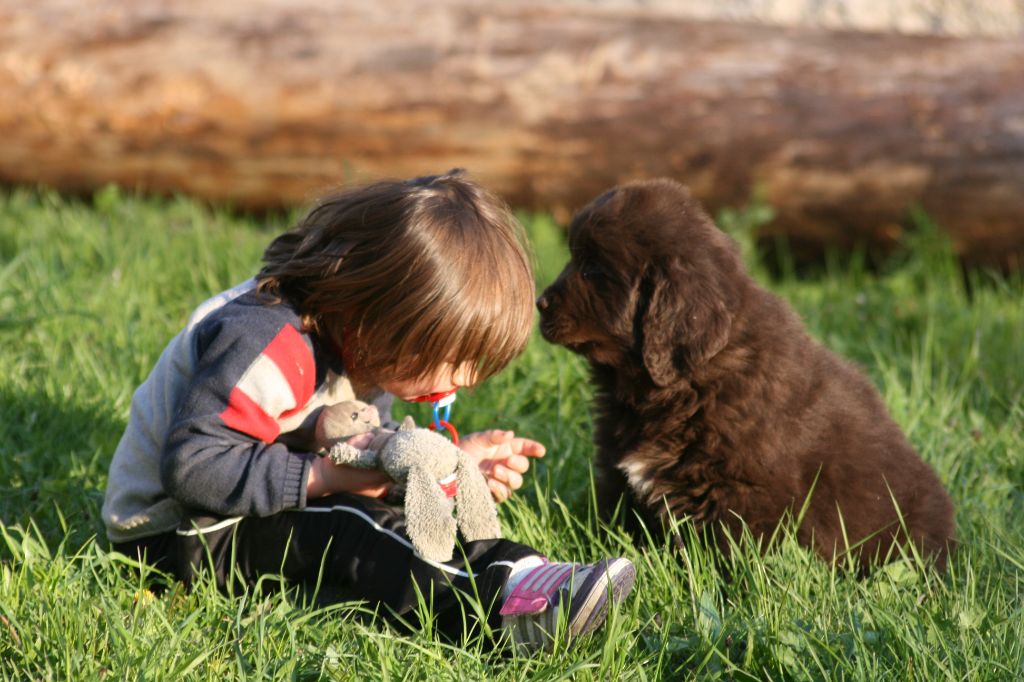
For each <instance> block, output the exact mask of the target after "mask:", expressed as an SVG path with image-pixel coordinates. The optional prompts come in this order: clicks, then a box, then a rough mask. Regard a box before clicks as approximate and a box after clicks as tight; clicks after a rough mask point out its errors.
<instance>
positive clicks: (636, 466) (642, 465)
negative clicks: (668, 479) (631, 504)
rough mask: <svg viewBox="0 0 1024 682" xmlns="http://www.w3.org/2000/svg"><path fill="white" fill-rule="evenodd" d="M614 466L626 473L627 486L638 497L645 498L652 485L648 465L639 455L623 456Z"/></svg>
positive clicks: (652, 478)
mask: <svg viewBox="0 0 1024 682" xmlns="http://www.w3.org/2000/svg"><path fill="white" fill-rule="evenodd" d="M615 468H616V469H618V470H619V471H621V472H622V473H623V474H625V475H626V480H627V481H628V482H629V487H630V488H632V489H633V492H634V493H635V494H636V496H637V497H638V498H641V499H643V498H646V497H647V496H648V495H650V493H651V489H652V488H653V487H654V483H653V480H654V477H653V476H652V475H651V474H652V472H651V467H650V465H649V464H648V463H647V462H645V461H643V459H641V458H639V457H632V458H631V457H624V458H623V459H622V460H620V461H619V463H618V464H616V465H615Z"/></svg>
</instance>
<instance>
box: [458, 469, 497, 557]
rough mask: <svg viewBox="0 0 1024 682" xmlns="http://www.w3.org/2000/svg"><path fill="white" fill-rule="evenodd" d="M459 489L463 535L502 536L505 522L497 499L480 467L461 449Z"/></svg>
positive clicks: (460, 519) (470, 537) (471, 537)
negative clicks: (496, 503) (502, 521)
mask: <svg viewBox="0 0 1024 682" xmlns="http://www.w3.org/2000/svg"><path fill="white" fill-rule="evenodd" d="M455 477H456V481H457V485H458V488H457V490H456V493H455V511H456V513H457V515H458V519H459V530H460V531H462V536H463V537H464V538H466V540H469V541H470V542H472V541H473V540H488V539H490V538H500V537H501V523H500V522H499V521H498V512H497V510H496V509H495V508H494V498H493V497H491V490H490V488H488V487H487V479H486V478H484V475H483V474H482V473H480V467H479V466H478V465H477V464H476V462H474V461H473V460H472V459H471V458H470V457H469V456H468V455H467V454H466V453H465V452H463V451H462V450H461V449H460V450H459V463H458V465H457V466H456V468H455Z"/></svg>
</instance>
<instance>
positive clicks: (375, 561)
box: [177, 495, 539, 638]
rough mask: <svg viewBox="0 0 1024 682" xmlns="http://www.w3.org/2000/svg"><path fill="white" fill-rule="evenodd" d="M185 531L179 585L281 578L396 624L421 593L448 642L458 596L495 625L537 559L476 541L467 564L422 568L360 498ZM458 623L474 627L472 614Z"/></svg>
mask: <svg viewBox="0 0 1024 682" xmlns="http://www.w3.org/2000/svg"><path fill="white" fill-rule="evenodd" d="M190 526H191V527H188V528H182V529H181V530H179V531H178V540H179V542H178V571H177V573H178V575H179V577H180V578H182V579H183V580H185V581H186V582H188V581H189V580H190V579H191V577H192V574H193V572H194V570H196V569H197V568H199V567H202V566H207V565H209V562H211V561H212V568H213V569H214V572H215V574H216V576H217V580H218V582H219V583H220V584H221V585H222V586H223V585H226V584H227V583H228V580H229V577H230V575H231V572H232V570H234V571H235V572H236V579H237V580H241V581H243V582H244V583H247V584H249V585H252V584H255V582H256V581H257V580H258V579H259V578H260V577H261V576H265V575H268V574H270V575H277V574H280V575H282V576H283V577H284V578H285V579H286V580H288V581H289V582H292V583H300V584H304V585H307V586H312V585H314V584H317V583H318V582H319V584H320V585H321V596H326V597H327V598H328V599H330V600H331V601H350V600H362V601H366V602H368V603H369V605H371V606H374V605H381V606H384V607H385V608H383V609H381V611H382V613H385V614H386V615H391V616H394V615H397V616H400V617H403V618H412V617H413V616H414V615H415V609H416V606H417V603H418V597H417V591H418V592H419V594H421V595H422V596H423V598H424V599H427V600H432V604H433V612H434V613H435V615H436V616H437V622H436V625H437V627H438V629H439V630H441V631H442V632H445V633H446V634H448V635H449V636H452V637H455V638H457V637H459V635H460V634H461V632H462V629H463V627H464V621H463V609H462V608H461V607H460V599H461V598H464V595H466V594H470V595H476V596H478V597H479V599H480V602H481V603H482V604H483V605H484V606H485V608H487V609H488V612H489V615H490V618H489V620H490V623H491V625H492V627H497V626H499V625H500V623H501V616H500V615H499V614H498V610H499V609H500V608H501V601H500V600H501V597H502V589H503V587H504V585H505V583H506V581H507V580H508V577H509V573H510V570H511V568H512V566H513V565H514V564H515V563H516V562H517V561H519V560H522V559H527V558H528V557H538V552H537V551H536V550H533V549H531V548H530V547H527V546H525V545H520V544H516V543H514V542H511V541H508V540H481V541H477V542H470V543H466V544H464V545H462V551H464V552H465V560H464V559H463V557H462V556H461V554H459V550H458V548H457V549H456V557H455V558H454V559H453V560H452V561H450V562H447V563H437V562H432V561H428V560H426V559H424V558H422V557H420V556H418V555H417V554H415V553H414V551H413V548H412V544H411V543H410V542H409V540H408V537H407V536H406V534H405V518H404V515H403V513H402V510H401V509H399V508H395V507H393V506H390V505H388V504H385V503H383V502H381V501H379V500H375V499H371V498H366V497H361V496H358V495H335V496H331V497H327V498H323V499H321V500H316V501H315V502H314V503H313V504H311V505H310V506H308V507H307V508H306V509H303V510H296V511H288V512H282V513H280V514H275V515H273V516H269V517H265V518H240V519H224V518H215V517H204V516H196V517H193V519H192V521H191V524H190ZM207 548H208V549H209V554H207ZM538 562H539V559H538V560H535V561H534V563H538ZM526 563H530V562H529V561H528V562H526ZM520 565H522V564H520ZM465 615H466V616H467V621H468V622H472V620H473V612H472V611H471V610H470V609H466V614H465Z"/></svg>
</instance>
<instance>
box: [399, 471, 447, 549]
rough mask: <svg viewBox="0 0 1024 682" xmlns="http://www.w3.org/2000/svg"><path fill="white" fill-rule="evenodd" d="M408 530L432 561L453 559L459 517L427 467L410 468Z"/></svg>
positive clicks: (406, 496)
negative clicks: (453, 516)
mask: <svg viewBox="0 0 1024 682" xmlns="http://www.w3.org/2000/svg"><path fill="white" fill-rule="evenodd" d="M405 529H406V531H407V532H408V533H409V539H410V540H412V545H413V547H415V548H416V552H417V553H418V554H419V555H420V556H422V557H424V558H425V559H430V560H431V561H451V558H452V553H453V551H454V549H455V519H454V518H452V510H451V503H450V502H449V501H448V498H447V497H446V496H445V494H444V491H443V490H441V486H439V485H438V484H437V480H436V479H435V478H434V477H433V476H431V475H430V473H429V472H428V471H427V470H426V467H423V466H420V465H418V464H415V465H413V466H411V467H410V468H409V475H408V478H407V479H406V482H405Z"/></svg>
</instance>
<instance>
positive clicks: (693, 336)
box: [641, 265, 732, 386]
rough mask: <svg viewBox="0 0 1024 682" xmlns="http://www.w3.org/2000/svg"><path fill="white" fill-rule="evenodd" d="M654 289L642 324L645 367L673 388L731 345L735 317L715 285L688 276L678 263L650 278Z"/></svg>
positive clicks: (657, 379)
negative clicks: (684, 288)
mask: <svg viewBox="0 0 1024 682" xmlns="http://www.w3.org/2000/svg"><path fill="white" fill-rule="evenodd" d="M681 281H686V283H687V288H686V291H682V290H681V289H680V286H679V283H680V282H681ZM648 286H649V291H650V293H649V295H648V304H647V310H646V312H645V313H644V317H643V324H642V325H641V329H642V332H641V333H642V334H643V340H642V344H641V348H642V353H643V360H644V367H646V368H647V372H648V374H650V376H651V379H652V380H653V381H654V383H655V384H657V385H658V386H669V385H671V384H673V383H675V382H676V381H678V380H679V379H681V378H682V376H683V372H686V371H689V370H692V369H693V368H695V367H697V366H699V365H701V364H703V363H704V362H706V361H707V360H709V359H710V358H712V357H714V356H715V355H716V354H717V353H718V352H719V351H720V350H722V348H724V347H725V345H726V344H727V343H728V341H729V331H730V329H731V328H732V315H731V313H730V312H729V309H728V307H727V306H726V304H725V301H724V300H723V298H722V296H721V294H720V292H717V291H715V290H714V283H713V282H705V281H701V279H700V278H699V277H689V278H687V277H685V273H683V272H681V271H680V270H679V269H678V266H677V265H673V266H671V271H670V273H654V274H653V275H649V276H648Z"/></svg>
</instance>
